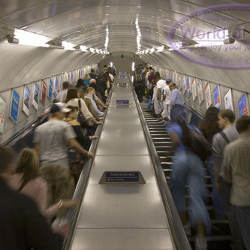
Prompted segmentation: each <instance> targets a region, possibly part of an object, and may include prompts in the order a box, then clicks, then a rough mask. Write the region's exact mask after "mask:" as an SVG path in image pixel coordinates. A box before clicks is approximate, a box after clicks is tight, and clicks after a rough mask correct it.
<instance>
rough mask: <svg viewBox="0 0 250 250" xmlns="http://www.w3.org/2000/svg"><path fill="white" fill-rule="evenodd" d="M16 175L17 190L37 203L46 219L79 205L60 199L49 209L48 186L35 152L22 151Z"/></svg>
mask: <svg viewBox="0 0 250 250" xmlns="http://www.w3.org/2000/svg"><path fill="white" fill-rule="evenodd" d="M16 173H17V174H16V175H15V179H16V189H17V190H19V191H20V192H21V193H23V194H25V195H27V196H29V197H30V198H31V199H32V200H33V201H35V202H36V204H37V206H38V207H39V209H40V211H41V213H42V214H44V215H45V216H46V217H48V218H51V217H52V216H54V215H55V214H56V213H57V212H58V210H59V209H60V208H71V207H74V206H76V205H77V202H75V201H72V200H61V199H60V200H58V202H57V203H56V204H53V205H52V206H50V207H49V208H48V207H47V202H48V197H47V194H48V186H47V183H46V181H45V180H44V179H43V178H42V177H41V175H40V171H39V159H38V156H37V153H36V151H35V150H33V149H29V148H25V149H23V150H22V151H21V153H20V155H19V157H18V161H17V170H16Z"/></svg>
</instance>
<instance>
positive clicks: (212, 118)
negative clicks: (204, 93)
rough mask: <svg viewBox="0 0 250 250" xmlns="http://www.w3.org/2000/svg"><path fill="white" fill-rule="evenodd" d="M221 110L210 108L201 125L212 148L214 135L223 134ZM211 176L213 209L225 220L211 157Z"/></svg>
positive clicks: (209, 170)
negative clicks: (220, 118) (220, 126)
mask: <svg viewBox="0 0 250 250" xmlns="http://www.w3.org/2000/svg"><path fill="white" fill-rule="evenodd" d="M219 112H220V110H219V109H218V108H216V107H209V108H208V109H207V111H206V113H205V117H204V119H203V120H201V122H200V124H199V129H200V130H201V132H202V133H203V135H204V136H205V138H206V139H207V141H208V142H209V144H210V145H211V147H212V141H213V137H214V135H216V134H217V133H220V132H221V129H220V128H219V125H218V114H219ZM205 165H206V167H207V170H208V172H209V175H210V177H211V182H212V201H213V207H214V210H215V216H216V218H218V219H222V218H224V208H223V201H222V199H221V195H220V194H219V193H218V190H217V187H216V182H215V174H214V157H213V155H211V156H210V157H209V158H208V159H207V160H206V162H205Z"/></svg>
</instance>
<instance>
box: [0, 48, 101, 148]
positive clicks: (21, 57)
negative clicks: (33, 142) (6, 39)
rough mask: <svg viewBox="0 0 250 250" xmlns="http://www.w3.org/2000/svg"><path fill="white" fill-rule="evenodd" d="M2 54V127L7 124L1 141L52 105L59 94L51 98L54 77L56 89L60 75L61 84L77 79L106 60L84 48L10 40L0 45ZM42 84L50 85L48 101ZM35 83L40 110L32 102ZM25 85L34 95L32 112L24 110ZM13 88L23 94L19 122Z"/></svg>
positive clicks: (21, 95) (0, 104)
mask: <svg viewBox="0 0 250 250" xmlns="http://www.w3.org/2000/svg"><path fill="white" fill-rule="evenodd" d="M0 54H1V58H3V59H2V60H1V61H0V98H1V99H0V109H1V110H0V115H1V117H0V127H1V124H3V131H1V133H0V142H1V143H3V142H4V141H6V140H7V139H8V138H10V137H11V136H12V135H13V134H15V133H16V132H18V131H20V130H21V129H23V128H24V127H26V126H27V124H29V123H30V122H32V121H34V120H35V119H36V118H37V117H38V116H39V115H40V114H41V113H42V112H43V111H44V110H45V109H46V108H47V107H48V106H49V105H50V104H51V102H52V99H53V98H54V97H55V95H54V94H53V97H52V99H51V100H50V99H49V98H48V92H49V86H50V79H51V80H52V82H53V88H55V79H56V78H57V80H58V83H59V86H60V84H61V83H62V82H63V81H64V80H69V81H70V82H72V81H73V82H75V81H76V80H77V79H78V78H79V74H84V72H89V71H90V68H91V67H94V68H97V64H96V63H97V62H98V61H100V60H101V59H102V57H101V56H100V55H93V54H90V53H82V52H80V51H66V50H63V49H52V48H42V47H30V46H21V45H16V44H6V43H2V44H0ZM42 83H44V84H46V87H47V93H46V98H45V103H44V104H43V103H42V95H41V92H42ZM35 84H37V85H38V86H39V89H40V92H39V105H38V108H37V109H36V108H35V107H34V106H33V105H32V100H33V93H34V86H35ZM25 86H27V87H28V88H29V90H30V98H31V103H30V104H31V105H30V108H29V114H28V115H27V114H25V113H24V112H23V102H24V88H25ZM13 90H15V91H16V93H17V94H18V95H19V96H20V99H19V110H18V121H17V122H13V120H11V119H10V112H11V102H12V93H13ZM53 92H54V90H53ZM3 116H4V117H3ZM2 118H4V119H2Z"/></svg>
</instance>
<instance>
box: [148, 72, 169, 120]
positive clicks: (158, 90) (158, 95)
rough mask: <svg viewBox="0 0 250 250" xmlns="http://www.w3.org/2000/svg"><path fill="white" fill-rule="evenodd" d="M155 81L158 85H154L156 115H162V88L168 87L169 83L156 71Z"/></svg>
mask: <svg viewBox="0 0 250 250" xmlns="http://www.w3.org/2000/svg"><path fill="white" fill-rule="evenodd" d="M154 82H155V84H156V86H155V87H154V91H153V100H152V101H153V104H154V111H155V115H156V116H157V117H160V116H161V113H162V111H163V101H162V90H163V89H165V88H167V83H166V81H165V80H163V79H162V78H161V76H160V73H159V72H156V73H155V78H154Z"/></svg>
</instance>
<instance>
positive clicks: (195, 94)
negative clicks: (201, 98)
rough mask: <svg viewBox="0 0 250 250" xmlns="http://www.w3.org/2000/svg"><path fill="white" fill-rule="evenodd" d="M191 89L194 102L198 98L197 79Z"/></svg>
mask: <svg viewBox="0 0 250 250" xmlns="http://www.w3.org/2000/svg"><path fill="white" fill-rule="evenodd" d="M191 86H192V87H191V88H192V94H193V101H194V100H195V99H196V97H197V88H196V87H197V86H196V79H195V78H193V81H192V84H191Z"/></svg>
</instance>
